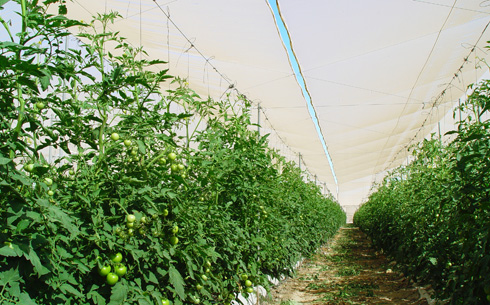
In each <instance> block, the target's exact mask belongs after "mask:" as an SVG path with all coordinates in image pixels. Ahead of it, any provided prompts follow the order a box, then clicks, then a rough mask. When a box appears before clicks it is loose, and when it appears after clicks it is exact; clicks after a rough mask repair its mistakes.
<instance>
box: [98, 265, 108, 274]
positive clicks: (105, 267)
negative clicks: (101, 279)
mask: <svg viewBox="0 0 490 305" xmlns="http://www.w3.org/2000/svg"><path fill="white" fill-rule="evenodd" d="M98 272H99V275H100V276H107V275H108V274H109V272H111V266H109V265H107V266H103V267H102V268H99V270H98Z"/></svg>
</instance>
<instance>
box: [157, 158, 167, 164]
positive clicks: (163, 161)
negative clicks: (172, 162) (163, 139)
mask: <svg viewBox="0 0 490 305" xmlns="http://www.w3.org/2000/svg"><path fill="white" fill-rule="evenodd" d="M158 162H159V163H160V164H162V165H165V164H167V159H165V158H160V160H158Z"/></svg>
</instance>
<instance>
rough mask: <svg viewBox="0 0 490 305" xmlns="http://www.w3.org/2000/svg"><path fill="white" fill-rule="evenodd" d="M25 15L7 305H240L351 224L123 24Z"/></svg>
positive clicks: (6, 140)
mask: <svg viewBox="0 0 490 305" xmlns="http://www.w3.org/2000/svg"><path fill="white" fill-rule="evenodd" d="M6 2H8V1H5V0H4V1H0V8H1V6H3V5H4V4H5V3H6ZM12 2H15V3H16V4H18V7H19V13H18V19H17V20H12V21H9V20H3V19H1V18H0V22H1V23H2V25H3V27H4V30H5V32H6V33H7V34H8V36H9V37H10V39H9V40H6V41H2V42H0V62H1V64H0V117H1V119H0V193H1V196H0V219H1V222H0V303H1V304H27V305H29V304H98V305H100V304H111V305H112V304H141V305H142V304H159V305H160V304H163V305H166V304H170V303H173V304H199V303H201V304H227V303H230V302H231V301H232V300H233V299H234V298H235V297H236V296H237V294H238V293H243V294H245V295H247V294H249V293H252V292H253V288H252V287H253V286H257V285H263V286H265V287H269V282H268V278H269V276H273V277H279V276H282V275H287V274H289V273H290V272H291V270H292V268H293V266H294V265H295V264H296V262H297V261H298V260H299V259H300V258H301V257H304V256H308V255H310V254H311V253H313V252H314V251H315V249H317V248H318V247H319V246H320V245H321V244H322V243H324V242H325V241H326V240H327V239H328V238H329V237H330V236H332V235H333V234H334V232H335V231H336V230H337V229H338V228H339V226H341V225H342V224H343V223H345V214H344V212H343V211H342V209H341V208H340V206H339V205H338V204H337V203H336V202H334V200H332V198H330V197H328V196H324V195H322V193H321V191H320V189H319V187H318V186H317V185H316V184H314V183H312V182H305V179H303V175H302V174H303V173H302V172H301V171H300V169H298V168H297V167H296V166H295V164H293V163H291V162H288V161H286V160H285V159H284V158H283V157H281V156H280V155H279V154H278V153H277V152H275V151H274V150H271V149H269V148H268V142H267V136H260V135H259V134H258V133H257V132H256V131H253V130H252V128H251V126H252V125H253V124H252V123H251V121H250V109H251V105H250V103H249V102H248V101H247V100H246V99H245V98H244V97H241V96H231V95H229V96H227V98H224V99H222V100H219V101H215V100H212V99H202V98H200V97H199V96H198V95H197V94H196V93H195V92H193V91H192V90H191V89H190V88H189V87H188V85H187V84H186V83H185V82H184V81H182V80H179V79H174V78H172V77H171V76H169V74H168V71H167V70H165V69H163V68H164V67H165V63H164V62H163V61H159V60H153V61H150V60H147V59H146V56H145V52H144V50H143V49H142V48H136V47H133V46H132V45H131V44H129V43H128V42H127V41H126V40H125V39H124V38H122V37H121V36H120V35H119V34H118V33H113V32H111V31H110V30H109V28H110V25H111V23H113V22H115V21H117V18H118V14H117V13H108V14H101V15H98V16H96V17H95V18H94V20H93V21H91V22H90V23H84V22H82V21H77V20H69V19H67V18H66V17H65V16H64V15H63V14H64V13H66V8H65V7H64V5H63V1H55V0H47V1H43V2H42V3H40V2H38V1H37V0H32V1H27V0H15V1H14V0H12ZM58 2H61V3H58ZM52 5H59V13H60V14H48V13H47V10H48V8H49V7H50V6H52ZM17 25H19V27H20V30H19V31H18V32H17V33H14V30H13V29H15V28H17ZM71 28H72V29H73V31H74V32H78V33H79V34H78V37H79V39H80V41H79V44H80V46H79V47H77V48H69V47H66V46H65V41H66V37H67V36H69V35H70V32H69V31H68V30H69V29H71ZM110 50H112V51H110ZM155 71H157V72H155ZM170 80H171V81H172V82H173V86H172V87H171V88H172V89H168V90H163V89H162V84H163V83H164V82H165V81H166V82H169V81H170ZM176 108H179V109H181V111H178V112H177V111H174V110H173V109H176ZM50 151H51V152H53V151H59V152H60V153H59V154H58V155H56V156H52V157H51V158H47V157H46V156H47V153H49V152H50ZM51 155H53V154H51Z"/></svg>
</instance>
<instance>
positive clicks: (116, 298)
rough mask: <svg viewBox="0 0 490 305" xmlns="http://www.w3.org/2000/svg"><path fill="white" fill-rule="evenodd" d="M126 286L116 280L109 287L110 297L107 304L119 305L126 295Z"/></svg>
mask: <svg viewBox="0 0 490 305" xmlns="http://www.w3.org/2000/svg"><path fill="white" fill-rule="evenodd" d="M128 291H129V289H128V286H127V285H125V284H123V283H122V282H117V283H116V285H114V286H113V287H112V289H111V299H110V301H109V303H108V305H120V304H123V303H124V300H126V298H127V297H128Z"/></svg>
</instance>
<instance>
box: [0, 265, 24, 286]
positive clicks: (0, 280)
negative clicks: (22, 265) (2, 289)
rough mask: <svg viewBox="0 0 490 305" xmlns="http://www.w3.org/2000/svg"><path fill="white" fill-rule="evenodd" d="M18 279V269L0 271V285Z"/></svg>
mask: <svg viewBox="0 0 490 305" xmlns="http://www.w3.org/2000/svg"><path fill="white" fill-rule="evenodd" d="M19 280H20V275H19V270H17V269H13V268H11V269H9V270H7V271H3V272H0V286H5V285H7V284H10V283H13V282H18V281H19Z"/></svg>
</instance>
